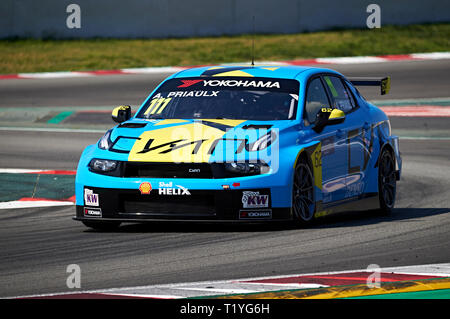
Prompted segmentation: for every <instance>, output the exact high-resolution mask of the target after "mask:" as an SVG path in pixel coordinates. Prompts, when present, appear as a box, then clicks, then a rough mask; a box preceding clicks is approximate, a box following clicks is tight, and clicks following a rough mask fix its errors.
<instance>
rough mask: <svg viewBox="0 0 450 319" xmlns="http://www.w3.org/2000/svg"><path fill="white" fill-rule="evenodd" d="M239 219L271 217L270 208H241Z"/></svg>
mask: <svg viewBox="0 0 450 319" xmlns="http://www.w3.org/2000/svg"><path fill="white" fill-rule="evenodd" d="M239 219H272V211H271V210H241V211H239Z"/></svg>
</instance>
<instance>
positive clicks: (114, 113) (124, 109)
mask: <svg viewBox="0 0 450 319" xmlns="http://www.w3.org/2000/svg"><path fill="white" fill-rule="evenodd" d="M129 108H130V106H129V105H120V106H118V107H116V108H114V109H113V111H112V116H115V117H117V116H118V115H119V111H126V110H127V109H129Z"/></svg>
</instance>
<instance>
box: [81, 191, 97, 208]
mask: <svg viewBox="0 0 450 319" xmlns="http://www.w3.org/2000/svg"><path fill="white" fill-rule="evenodd" d="M84 203H85V205H86V206H99V201H98V194H94V192H93V191H92V189H88V188H85V189H84Z"/></svg>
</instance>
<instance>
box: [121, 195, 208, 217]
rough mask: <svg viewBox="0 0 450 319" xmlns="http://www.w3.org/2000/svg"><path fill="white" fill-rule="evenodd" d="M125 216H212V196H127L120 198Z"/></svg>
mask: <svg viewBox="0 0 450 319" xmlns="http://www.w3.org/2000/svg"><path fill="white" fill-rule="evenodd" d="M122 203H123V211H124V213H125V214H155V215H157V214H164V215H165V214H184V215H190V216H195V215H214V214H215V200H214V195H211V194H208V195H205V194H198V195H184V196H164V195H162V196H161V195H153V194H152V195H150V196H148V197H147V196H142V195H137V196H135V195H127V196H124V197H123V198H122Z"/></svg>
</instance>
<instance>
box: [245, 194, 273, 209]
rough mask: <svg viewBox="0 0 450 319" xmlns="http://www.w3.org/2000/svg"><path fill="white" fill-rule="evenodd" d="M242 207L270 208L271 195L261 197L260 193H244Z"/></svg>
mask: <svg viewBox="0 0 450 319" xmlns="http://www.w3.org/2000/svg"><path fill="white" fill-rule="evenodd" d="M242 205H243V207H244V208H266V207H269V195H260V194H259V192H251V191H244V192H242Z"/></svg>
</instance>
